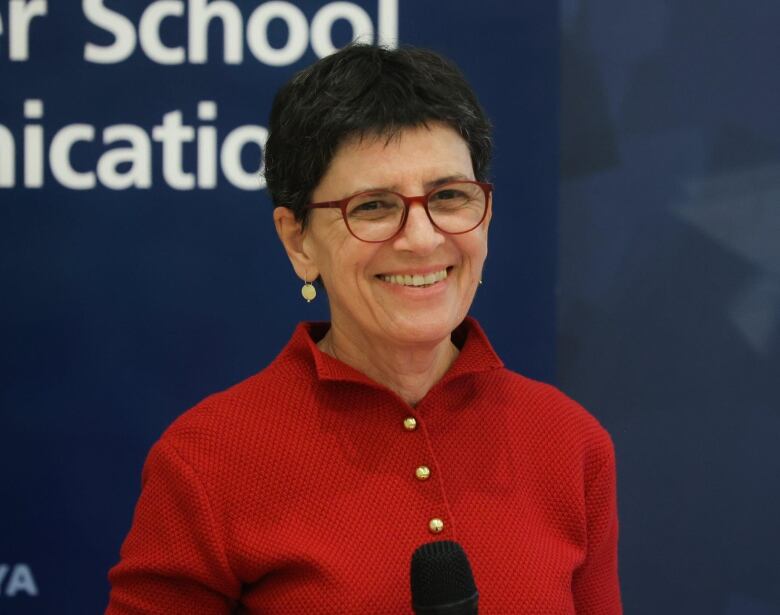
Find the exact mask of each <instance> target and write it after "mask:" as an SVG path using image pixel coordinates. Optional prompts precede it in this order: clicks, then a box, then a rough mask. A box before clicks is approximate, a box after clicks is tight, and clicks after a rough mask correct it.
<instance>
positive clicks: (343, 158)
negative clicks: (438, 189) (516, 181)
mask: <svg viewBox="0 0 780 615" xmlns="http://www.w3.org/2000/svg"><path fill="white" fill-rule="evenodd" d="M451 176H462V177H466V178H470V179H471V178H473V177H474V171H473V168H472V163H471V154H470V152H469V148H468V145H467V143H466V141H464V140H463V138H462V137H461V136H460V135H459V134H458V133H457V132H455V130H453V129H452V128H451V127H450V126H448V125H446V124H442V123H438V122H435V123H429V124H428V125H423V126H415V127H409V128H403V129H401V130H399V131H397V132H394V133H392V134H387V133H385V134H379V135H377V134H371V135H364V136H355V137H352V138H351V139H348V140H347V141H345V142H344V143H343V144H342V145H341V146H340V147H339V148H338V149H337V150H336V154H335V155H334V156H333V159H332V160H331V163H330V165H329V167H328V170H327V172H326V173H325V175H324V176H323V178H322V180H321V181H320V184H319V185H318V187H317V189H316V190H315V194H319V195H322V192H323V190H324V191H327V192H329V193H332V192H334V191H335V192H338V193H339V194H328V195H322V196H327V197H328V198H335V197H336V196H340V195H342V194H350V193H352V192H355V191H360V190H367V189H372V188H389V189H395V190H399V191H401V190H404V189H406V190H411V189H417V188H419V186H421V185H423V184H427V183H430V182H432V181H435V180H436V179H439V178H442V177H451Z"/></svg>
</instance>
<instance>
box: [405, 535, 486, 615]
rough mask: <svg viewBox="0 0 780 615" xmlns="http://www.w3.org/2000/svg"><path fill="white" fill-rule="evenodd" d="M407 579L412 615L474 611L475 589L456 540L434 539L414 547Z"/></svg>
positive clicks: (471, 613)
mask: <svg viewBox="0 0 780 615" xmlns="http://www.w3.org/2000/svg"><path fill="white" fill-rule="evenodd" d="M410 579H411V582H412V610H413V611H414V612H415V613H416V615H477V601H478V600H479V592H477V586H476V585H475V584H474V575H473V574H472V573H471V566H470V565H469V560H468V558H467V557H466V553H465V552H464V551H463V547H461V546H460V545H459V544H458V543H457V542H453V541H451V540H438V541H435V542H427V543H425V544H424V545H420V546H419V547H417V549H416V550H415V552H414V554H413V555H412V569H411V574H410Z"/></svg>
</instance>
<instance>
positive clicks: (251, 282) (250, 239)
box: [0, 0, 559, 615]
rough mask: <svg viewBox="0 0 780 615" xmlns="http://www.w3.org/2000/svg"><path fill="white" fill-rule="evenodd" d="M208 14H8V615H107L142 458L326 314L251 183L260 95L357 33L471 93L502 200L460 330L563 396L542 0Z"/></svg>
mask: <svg viewBox="0 0 780 615" xmlns="http://www.w3.org/2000/svg"><path fill="white" fill-rule="evenodd" d="M79 4H80V5H81V6H79ZM214 6H218V7H219V9H218V11H219V15H218V16H217V17H215V18H214V20H213V21H212V22H211V25H210V26H208V27H206V26H205V25H204V24H205V23H207V22H206V21H205V19H206V17H207V15H206V14H204V10H206V8H207V7H206V3H205V2H204V1H203V0H189V1H188V2H183V1H179V0H176V1H174V2H160V1H156V2H150V1H146V2H128V1H124V2H122V1H119V0H114V1H110V0H105V1H102V0H84V2H82V3H72V2H71V3H62V2H46V1H44V0H34V1H31V2H27V3H24V2H21V1H17V0H13V1H10V2H9V1H7V0H4V1H2V2H0V20H1V23H2V30H0V71H2V72H1V73H0V79H1V80H2V84H3V87H2V94H0V203H1V205H0V233H1V234H2V244H1V245H0V259H1V260H0V272H1V273H0V276H2V277H1V278H0V288H2V296H3V299H2V301H1V302H0V323H1V325H0V326H1V327H2V334H1V335H2V345H1V346H0V373H2V387H0V405H1V406H0V407H1V408H2V410H1V412H2V418H1V421H2V422H1V426H0V430H1V431H0V468H1V470H0V472H1V473H2V474H1V475H2V479H1V480H2V491H1V493H2V504H0V566H3V567H0V612H2V613H13V614H16V613H36V614H40V613H74V614H78V615H84V614H85V613H97V612H101V611H102V609H103V608H104V606H105V604H106V600H107V591H108V585H107V582H106V572H107V570H108V568H109V567H110V566H111V565H113V564H114V563H115V562H116V560H117V558H118V551H119V546H120V544H121V541H122V539H123V537H124V535H125V533H126V532H127V530H128V528H129V526H130V520H131V515H132V511H133V506H134V503H135V500H136V498H137V496H138V492H139V485H140V470H141V466H142V463H143V460H144V457H145V455H146V453H147V451H148V449H149V447H150V445H151V444H152V442H153V441H154V440H155V439H156V438H157V437H158V436H159V434H160V433H161V432H162V430H163V429H164V428H165V427H166V426H167V425H168V424H169V423H170V422H171V421H172V420H173V419H174V418H175V417H176V416H177V415H178V414H180V413H181V412H183V411H184V410H186V409H187V408H188V407H190V406H191V405H193V404H194V403H195V402H197V401H198V400H199V399H201V398H202V397H204V396H205V395H207V394H209V393H211V392H214V391H216V390H219V389H222V388H225V387H226V386H228V385H230V384H232V383H234V382H236V381H238V380H240V379H243V378H245V377H246V376H248V375H249V374H251V373H254V372H255V371H257V370H258V369H260V368H262V367H263V366H264V365H265V364H266V363H268V362H269V361H270V360H271V359H272V358H273V357H274V356H275V354H276V353H277V352H278V351H279V350H280V349H281V347H282V345H283V343H284V342H285V341H286V340H287V338H288V336H289V335H290V333H291V332H292V330H293V328H294V326H295V324H296V323H297V322H298V321H299V320H302V319H312V318H325V317H326V316H327V314H326V309H325V305H324V302H321V301H320V302H317V303H313V304H311V305H306V304H305V303H304V302H303V301H302V300H301V299H300V295H299V288H300V282H299V281H298V279H297V278H296V277H295V276H294V275H293V272H292V270H291V267H290V265H289V263H288V262H287V260H286V257H285V256H284V253H283V251H282V249H281V246H280V244H279V242H278V240H277V238H276V235H275V232H274V230H273V224H272V220H271V206H270V203H269V201H268V198H267V195H266V193H265V191H264V190H262V189H261V188H262V185H261V182H260V180H259V178H258V173H257V171H258V169H259V164H260V153H261V144H262V137H263V134H264V132H263V131H264V126H265V123H266V120H267V116H268V112H269V109H270V101H271V98H272V96H273V94H274V92H275V91H276V90H277V88H278V87H279V86H280V85H281V84H282V83H283V82H284V81H286V80H287V79H288V78H289V77H290V76H291V75H292V73H293V72H294V71H296V70H298V69H300V68H302V67H303V66H306V65H308V64H310V63H311V62H313V61H314V60H316V59H317V57H318V55H321V54H322V53H327V51H328V49H329V48H333V47H334V46H335V47H340V46H342V45H344V44H345V43H346V42H347V41H348V40H349V39H350V38H351V37H352V36H353V35H354V34H362V35H363V37H364V40H373V41H377V40H380V39H381V40H386V41H390V40H392V39H393V38H399V39H400V41H401V42H402V43H409V44H415V45H421V46H427V47H432V48H434V49H436V50H438V51H440V52H443V53H444V54H446V55H448V56H449V57H451V58H452V59H454V60H455V61H456V62H457V63H458V64H459V65H460V66H461V67H462V68H463V70H464V71H465V72H466V74H467V76H468V78H469V79H470V81H471V82H472V83H473V84H474V86H475V88H476V90H477V91H478V93H479V95H480V97H481V98H482V100H483V102H484V104H485V106H486V108H487V110H488V113H489V115H490V116H491V117H492V119H493V121H494V123H495V127H496V159H495V165H494V173H493V179H494V181H495V183H496V184H497V186H498V188H497V192H496V197H495V198H496V201H495V203H496V204H495V214H494V224H493V226H492V228H491V254H490V257H489V260H488V265H487V270H486V273H485V284H484V286H483V287H482V289H481V290H480V293H479V297H478V298H477V302H476V305H475V308H474V312H475V314H476V315H477V316H478V317H480V318H481V320H482V321H483V322H484V325H485V327H486V329H487V331H488V333H489V334H492V335H491V337H492V339H493V340H494V342H495V345H496V347H497V349H498V351H499V352H500V353H501V354H502V355H503V357H504V359H505V360H506V362H507V363H508V364H509V365H511V366H512V367H513V368H515V369H517V370H520V371H523V372H525V373H527V374H530V375H532V376H535V377H538V378H542V379H546V380H550V379H551V378H553V374H554V363H553V352H554V316H555V313H554V288H553V279H554V275H555V249H556V247H555V232H556V231H555V229H556V222H555V219H556V191H557V184H556V182H557V161H558V158H557V149H558V143H557V132H556V130H557V100H558V89H557V88H558V75H557V70H558V53H559V52H558V40H559V34H558V12H557V7H556V6H555V4H554V3H540V4H539V5H538V6H522V5H514V4H510V3H505V2H498V1H487V2H485V1H482V2H474V1H467V0H459V1H452V2H448V3H446V5H444V4H442V5H438V6H435V5H431V4H430V3H424V2H411V1H406V0H365V1H358V2H351V3H336V2H325V1H323V0H311V1H302V0H295V1H293V2H261V1H260V0H249V1H245V2H236V1H230V0H224V1H222V2H212V3H211V4H210V5H209V7H214ZM215 10H216V9H215ZM396 18H397V20H396ZM220 19H224V20H225V21H224V22H221V21H220ZM223 32H224V33H227V36H223ZM33 589H34V590H35V591H34V592H33V591H32V590H33ZM33 593H34V594H35V595H31V594H33Z"/></svg>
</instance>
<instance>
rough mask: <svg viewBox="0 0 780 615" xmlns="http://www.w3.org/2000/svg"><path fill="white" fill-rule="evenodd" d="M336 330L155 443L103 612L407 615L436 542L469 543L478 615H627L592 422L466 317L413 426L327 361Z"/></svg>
mask: <svg viewBox="0 0 780 615" xmlns="http://www.w3.org/2000/svg"><path fill="white" fill-rule="evenodd" d="M326 329H327V326H326V325H321V324H308V325H300V326H299V327H298V329H297V330H296V332H295V334H294V335H293V337H292V340H291V341H290V343H289V344H288V345H287V347H286V348H285V349H284V350H283V352H282V353H281V354H280V355H279V357H277V358H276V359H275V360H274V362H273V363H272V364H271V365H270V366H269V367H268V368H266V369H265V370H263V371H262V372H260V373H259V374H257V375H255V376H253V377H251V378H249V379H248V380H246V381H244V382H242V383H240V384H238V385H236V386H234V387H232V388H231V389H228V390H227V391H224V392H222V393H219V394H217V395H214V396H212V397H209V398H207V399H205V400H204V401H203V402H201V403H200V404H198V405H197V406H196V407H195V408H193V409H192V410H190V411H189V412H187V413H185V414H184V415H182V416H181V417H180V418H179V419H178V420H177V421H176V422H175V423H174V424H173V425H172V426H171V427H170V428H169V429H168V430H167V431H166V432H165V434H164V435H163V436H162V438H161V439H160V441H159V442H157V443H156V444H155V445H154V447H153V448H152V450H151V452H150V453H149V457H148V459H147V461H146V465H145V467H144V471H143V488H142V491H141V496H140V499H139V501H138V505H137V508H136V511H135V517H134V519H133V526H132V529H131V530H130V533H129V535H128V536H127V538H126V540H125V542H124V544H123V546H122V551H121V561H120V562H119V564H117V565H116V567H114V568H113V569H112V570H111V572H110V573H109V578H110V581H111V583H112V590H111V598H110V604H109V606H108V610H107V613H109V614H111V615H118V614H130V613H132V614H144V615H148V614H159V615H175V614H178V613H182V614H186V615H194V614H212V613H213V614H216V613H230V612H233V611H235V612H240V613H264V614H269V615H276V614H282V613H289V614H305V615H316V614H319V613H334V614H336V613H337V614H351V613H354V614H361V615H362V614H368V613H393V614H398V613H410V612H411V607H410V603H411V598H410V590H409V563H410V558H411V555H412V552H413V551H414V550H415V548H416V547H417V546H419V545H420V544H422V543H424V542H427V541H430V540H435V539H450V540H456V541H458V542H460V544H461V545H463V548H464V550H465V551H466V553H467V555H468V557H469V560H470V561H471V565H472V568H473V570H474V577H475V580H476V584H477V587H478V589H479V592H480V613H484V614H487V615H489V614H491V613H529V614H530V613H534V614H542V613H544V614H563V613H576V614H592V615H613V614H618V613H621V604H620V591H619V587H618V576H617V531H618V527H617V515H616V505H615V467H614V454H613V448H612V443H611V440H610V438H609V436H608V434H607V433H606V432H605V431H604V429H603V428H602V427H601V426H600V425H599V424H598V423H597V421H596V420H595V419H594V418H593V417H592V416H590V415H589V414H588V413H587V412H585V411H584V410H583V409H582V408H581V407H580V406H579V405H577V404H576V403H575V402H573V401H571V400H570V399H568V398H567V397H565V396H564V395H563V394H561V393H560V392H558V391H557V390H555V389H554V388H552V387H550V386H548V385H544V384H540V383H538V382H534V381H532V380H529V379H527V378H524V377H523V376H520V375H518V374H515V373H513V372H511V371H509V370H507V369H505V368H504V367H503V365H502V363H501V361H500V360H499V358H498V357H497V356H496V354H495V353H494V352H493V350H492V348H491V347H490V344H489V343H488V341H487V339H486V338H485V336H484V333H483V332H482V331H481V329H480V328H479V326H478V325H477V324H476V323H475V322H474V321H473V320H470V319H467V320H466V321H465V322H464V324H463V325H461V327H460V328H459V329H458V330H456V332H455V333H454V334H453V340H454V341H455V343H456V344H457V345H459V346H460V347H461V353H460V355H459V356H458V358H457V360H456V361H455V363H454V364H453V366H452V367H451V368H450V370H449V371H448V372H447V374H446V375H445V376H444V378H442V380H441V381H440V382H439V383H438V384H436V385H435V386H434V387H433V388H432V389H431V390H430V391H429V393H428V394H427V395H426V396H425V398H424V399H423V400H422V401H420V403H419V404H417V406H416V407H414V408H412V407H410V406H409V405H408V404H407V403H405V402H404V401H403V400H401V399H400V398H399V397H398V396H397V395H395V394H394V393H393V392H391V391H389V390H388V389H386V388H385V387H383V386H381V385H379V384H377V383H375V382H373V381H372V380H370V379H368V378H367V377H366V376H364V375H363V374H361V373H359V372H357V371H355V370H354V369H352V368H350V367H349V366H347V365H345V364H343V363H341V362H339V361H337V360H336V359H333V358H331V357H329V356H328V355H326V354H323V353H322V352H320V351H319V350H318V349H317V347H316V345H315V343H314V342H315V340H317V339H319V338H321V337H322V335H324V332H325V331H326ZM312 338H314V339H312ZM410 418H414V419H415V421H416V425H414V424H413V422H412V421H409V420H406V421H405V419H410ZM420 466H426V467H427V468H428V469H429V470H430V475H429V477H428V478H427V479H421V478H420V477H418V476H417V472H416V471H417V468H419V467H420ZM421 474H422V475H423V476H424V472H421ZM432 519H439V520H441V521H442V522H443V529H442V530H441V531H440V532H439V533H435V534H434V533H433V532H432V531H431V529H430V521H431V520H432Z"/></svg>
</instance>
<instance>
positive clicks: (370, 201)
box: [305, 180, 493, 243]
mask: <svg viewBox="0 0 780 615" xmlns="http://www.w3.org/2000/svg"><path fill="white" fill-rule="evenodd" d="M492 193H493V185H492V184H488V183H484V182H478V181H472V180H460V181H454V182H448V183H446V184H442V185H440V186H437V187H436V188H434V189H433V190H431V191H430V192H428V193H427V194H424V195H422V196H404V195H403V194H398V193H397V192H392V191H390V190H372V191H369V192H361V193H359V194H354V195H352V196H348V197H346V198H344V199H341V200H338V201H323V202H321V203H310V204H308V205H306V206H305V209H321V208H339V209H341V215H342V217H343V218H344V223H345V224H346V225H347V229H349V232H350V233H352V235H353V236H354V237H356V238H357V239H359V240H360V241H365V242H368V243H380V242H383V241H387V240H389V239H392V238H393V237H395V236H396V235H398V233H400V232H401V229H403V228H404V225H405V224H406V219H407V218H408V217H409V207H411V205H412V203H415V202H419V203H420V204H421V205H422V206H423V207H424V208H425V213H426V214H427V215H428V219H429V220H430V221H431V224H432V225H433V226H434V227H435V228H437V229H439V230H440V231H441V232H443V233H447V234H449V235H462V234H463V233H468V232H469V231H473V230H474V229H475V228H477V227H478V226H479V225H480V224H482V221H483V220H484V219H485V216H486V215H487V211H488V204H489V203H490V195H491V194H492Z"/></svg>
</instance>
